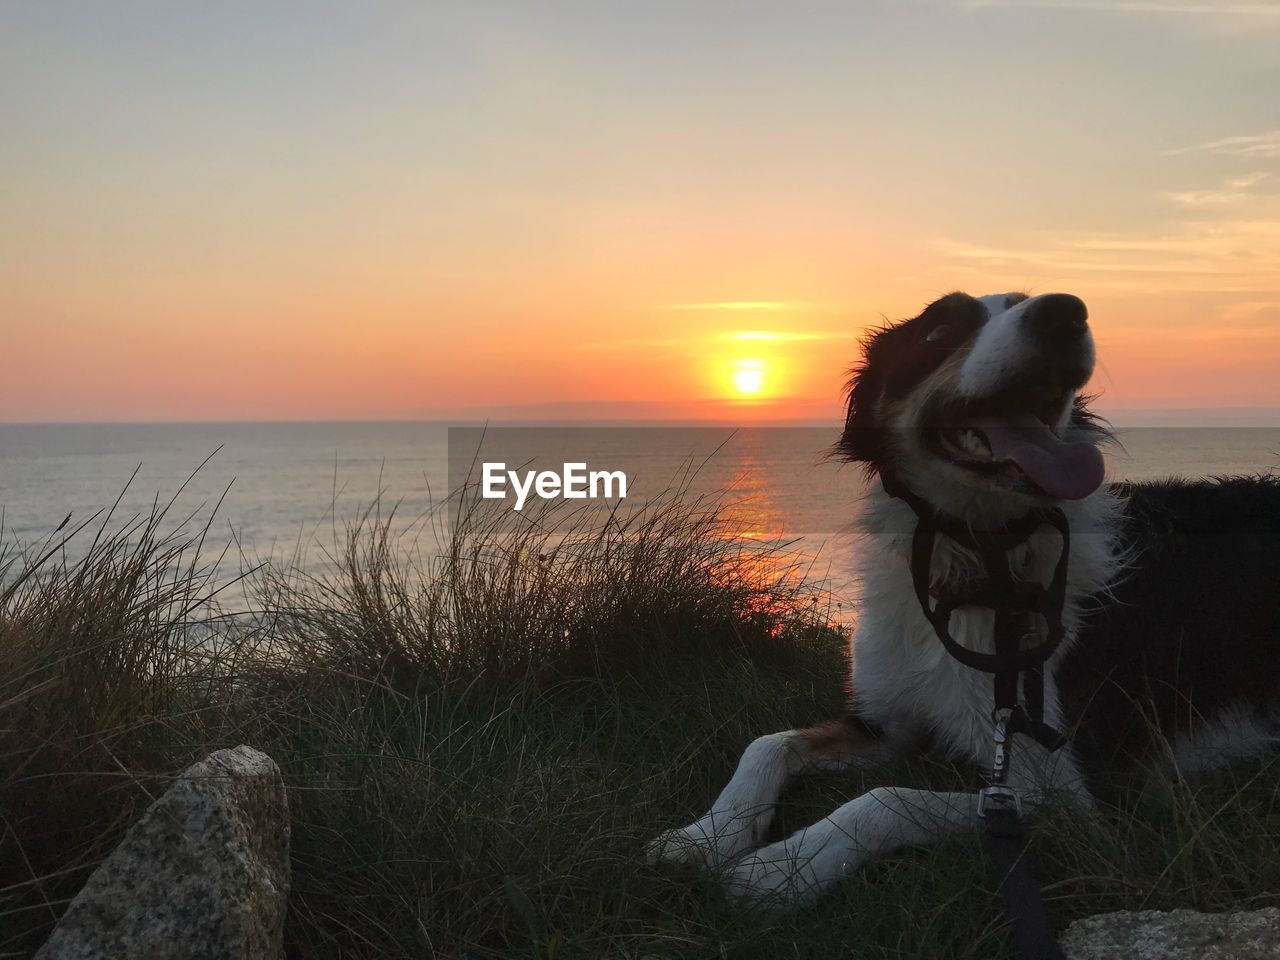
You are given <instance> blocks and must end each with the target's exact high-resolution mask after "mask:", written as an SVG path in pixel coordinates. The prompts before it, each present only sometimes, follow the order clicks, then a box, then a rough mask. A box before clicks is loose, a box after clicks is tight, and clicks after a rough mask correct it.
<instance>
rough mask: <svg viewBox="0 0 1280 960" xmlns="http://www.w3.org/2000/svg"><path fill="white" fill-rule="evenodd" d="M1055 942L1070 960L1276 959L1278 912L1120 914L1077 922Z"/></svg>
mask: <svg viewBox="0 0 1280 960" xmlns="http://www.w3.org/2000/svg"><path fill="white" fill-rule="evenodd" d="M1061 940H1062V949H1063V950H1064V951H1065V952H1066V954H1067V956H1068V957H1069V958H1070V960H1115V958H1117V957H1125V958H1129V960H1264V958H1265V960H1276V958H1280V909H1277V908H1275V907H1267V908H1266V909H1265V910H1248V911H1244V912H1241V913H1198V912H1196V911H1195V910H1170V911H1168V912H1165V911H1162V910H1139V911H1130V910H1121V911H1118V912H1116V913H1100V914H1098V915H1097V916H1094V917H1085V918H1084V919H1083V920H1077V921H1076V922H1075V923H1073V924H1071V926H1069V927H1068V928H1067V931H1066V933H1064V934H1063V935H1062V938H1061Z"/></svg>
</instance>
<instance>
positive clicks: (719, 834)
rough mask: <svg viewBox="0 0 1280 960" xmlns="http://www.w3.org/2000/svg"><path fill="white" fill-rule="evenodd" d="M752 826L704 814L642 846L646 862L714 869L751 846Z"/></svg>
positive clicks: (747, 823) (738, 820) (748, 823)
mask: <svg viewBox="0 0 1280 960" xmlns="http://www.w3.org/2000/svg"><path fill="white" fill-rule="evenodd" d="M752 840H753V832H752V825H751V823H750V822H744V821H743V820H741V819H737V820H734V819H730V818H727V817H725V818H718V817H713V816H712V815H711V814H707V815H706V816H705V817H703V818H702V819H701V820H698V821H696V822H694V823H691V824H689V826H687V827H681V828H680V829H679V830H668V831H667V832H666V833H664V834H661V835H660V836H658V837H655V838H654V839H653V840H650V841H649V842H648V843H647V844H646V845H645V859H646V860H648V861H649V863H687V864H693V865H694V866H699V867H706V868H710V869H715V868H717V867H720V866H722V865H724V864H726V863H728V862H729V861H730V860H732V859H733V858H734V857H736V856H738V855H739V854H740V853H742V852H743V851H744V850H746V849H747V848H748V847H750V846H751V844H752Z"/></svg>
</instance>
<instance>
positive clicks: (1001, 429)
mask: <svg viewBox="0 0 1280 960" xmlns="http://www.w3.org/2000/svg"><path fill="white" fill-rule="evenodd" d="M973 426H974V427H975V428H976V429H978V430H981V431H982V432H983V433H984V434H985V435H986V437H987V443H988V444H990V446H991V459H992V460H995V461H1001V460H1012V461H1013V462H1014V463H1016V464H1017V465H1018V467H1019V468H1020V469H1021V470H1022V472H1023V473H1025V474H1026V475H1027V476H1028V477H1030V478H1031V479H1032V480H1033V481H1034V482H1035V483H1036V485H1037V486H1039V487H1040V489H1042V490H1043V491H1044V492H1045V493H1047V494H1049V495H1050V496H1053V497H1058V498H1059V499H1062V500H1080V499H1083V498H1084V497H1087V496H1088V495H1089V494H1091V493H1093V491H1095V490H1097V489H1098V487H1099V486H1101V485H1102V477H1103V474H1104V473H1105V471H1106V464H1105V463H1104V462H1103V459H1102V451H1100V450H1099V449H1098V448H1097V447H1095V446H1094V445H1093V444H1092V443H1066V442H1064V441H1062V440H1060V439H1058V438H1057V437H1056V436H1054V433H1053V431H1052V430H1050V429H1049V428H1048V427H1047V426H1046V425H1045V424H1044V423H1043V422H1042V421H1041V420H1040V418H1039V417H1037V416H1035V415H1034V414H1030V413H1018V414H1013V415H1012V416H1008V417H976V418H975V420H974V423H973Z"/></svg>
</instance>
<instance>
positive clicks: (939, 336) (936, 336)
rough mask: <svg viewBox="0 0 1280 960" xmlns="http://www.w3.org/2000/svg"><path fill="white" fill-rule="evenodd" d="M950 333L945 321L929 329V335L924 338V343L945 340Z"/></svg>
mask: <svg viewBox="0 0 1280 960" xmlns="http://www.w3.org/2000/svg"><path fill="white" fill-rule="evenodd" d="M950 333H951V328H950V327H949V326H947V325H946V324H945V323H944V324H941V325H940V326H936V327H934V328H933V329H932V330H930V331H929V335H928V336H927V337H925V338H924V342H925V343H936V342H937V341H939V340H945V339H946V338H947V336H948V335H949V334H950Z"/></svg>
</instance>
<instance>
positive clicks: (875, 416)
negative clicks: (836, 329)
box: [836, 329, 885, 472]
mask: <svg viewBox="0 0 1280 960" xmlns="http://www.w3.org/2000/svg"><path fill="white" fill-rule="evenodd" d="M884 334H885V330H883V329H881V330H877V331H876V332H875V333H873V334H871V335H870V336H868V337H867V338H866V339H865V340H864V341H863V344H862V363H861V364H859V365H858V366H857V367H855V368H854V369H853V370H852V371H850V373H849V382H848V385H847V386H846V388H845V396H846V398H847V404H846V407H845V418H844V430H843V432H842V433H841V434H840V439H839V440H838V441H836V456H838V457H840V458H841V459H843V460H850V461H853V462H855V463H865V464H866V465H867V469H868V471H871V472H874V470H875V468H876V465H877V464H878V463H879V462H880V459H881V457H880V453H881V449H882V446H883V443H884V439H883V430H882V429H881V427H880V425H879V422H878V421H879V411H878V409H877V408H878V407H879V405H880V396H881V394H882V392H883V389H884V385H883V384H882V383H880V378H879V376H878V374H877V368H876V367H875V366H874V365H873V364H872V363H871V362H870V361H871V356H872V352H873V351H874V349H875V345H876V341H877V340H878V339H879V338H880V337H882V336H884Z"/></svg>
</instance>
